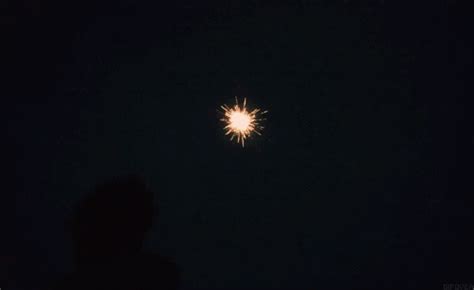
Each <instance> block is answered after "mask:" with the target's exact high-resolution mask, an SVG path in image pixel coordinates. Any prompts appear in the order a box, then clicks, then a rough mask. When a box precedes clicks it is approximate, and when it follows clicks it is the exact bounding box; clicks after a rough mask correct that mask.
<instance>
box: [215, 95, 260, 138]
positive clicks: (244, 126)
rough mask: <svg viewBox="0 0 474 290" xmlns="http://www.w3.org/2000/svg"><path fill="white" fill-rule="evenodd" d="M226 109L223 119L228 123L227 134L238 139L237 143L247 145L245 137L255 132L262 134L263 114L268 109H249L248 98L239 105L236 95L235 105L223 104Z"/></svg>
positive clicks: (225, 128)
mask: <svg viewBox="0 0 474 290" xmlns="http://www.w3.org/2000/svg"><path fill="white" fill-rule="evenodd" d="M221 108H222V109H223V110H224V112H223V113H224V117H223V118H222V119H221V121H223V122H224V123H225V124H226V125H225V127H224V130H225V131H226V133H225V134H226V135H231V136H230V140H233V139H234V138H235V139H236V141H237V143H240V144H242V147H244V146H245V139H247V138H248V137H250V136H251V135H252V134H253V133H254V132H255V133H256V134H258V135H261V133H260V131H261V130H262V129H263V126H262V125H261V121H262V120H264V119H263V118H261V115H263V114H265V113H267V112H268V111H261V110H260V109H253V110H249V109H248V108H247V98H244V102H243V103H242V106H240V105H239V101H238V99H237V97H235V105H234V106H233V107H229V106H227V105H223V106H221Z"/></svg>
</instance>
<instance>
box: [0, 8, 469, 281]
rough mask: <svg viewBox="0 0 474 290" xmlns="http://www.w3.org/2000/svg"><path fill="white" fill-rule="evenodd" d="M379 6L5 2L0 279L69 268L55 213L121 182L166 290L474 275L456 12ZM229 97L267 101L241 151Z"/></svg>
mask: <svg viewBox="0 0 474 290" xmlns="http://www.w3.org/2000/svg"><path fill="white" fill-rule="evenodd" d="M392 2H393V1H367V2H364V4H359V3H358V2H356V1H316V2H311V1H294V2H285V3H278V4H277V3H274V2H272V1H263V2H260V1H252V0H247V1H208V2H205V3H204V2H203V3H195V1H178V2H176V3H174V4H171V3H170V4H166V5H165V4H160V3H154V4H152V3H147V2H146V1H131V0H120V1H116V2H114V3H105V2H103V3H95V2H94V1H77V2H76V1H74V2H71V3H62V2H60V1H42V0H25V1H15V2H11V3H9V4H8V5H7V10H6V11H7V16H6V17H5V18H4V20H5V23H6V26H5V27H7V33H6V34H5V36H4V42H5V43H7V44H12V45H8V46H7V53H6V54H5V56H7V58H6V60H5V62H4V64H3V67H4V68H5V69H6V72H7V74H6V76H7V77H6V78H5V77H4V78H3V80H4V82H5V84H4V86H3V89H4V93H3V94H2V95H3V96H5V100H6V104H5V106H4V107H5V111H6V112H5V114H4V116H5V118H6V120H7V131H6V135H5V137H4V139H5V140H6V141H7V142H6V144H7V151H6V153H7V154H6V157H7V158H6V162H7V167H8V168H13V172H12V174H13V176H12V177H11V178H7V181H6V182H7V187H6V190H5V192H4V194H3V197H4V200H5V202H2V204H5V205H6V209H5V210H2V212H3V213H4V214H5V218H4V219H3V220H5V226H4V228H5V231H4V234H2V240H3V243H4V245H5V246H4V247H2V249H1V250H2V251H1V252H0V263H1V264H2V265H1V266H0V270H1V271H2V272H0V281H4V282H0V283H3V284H0V288H1V289H5V290H10V289H43V288H44V287H47V285H48V283H51V281H54V280H55V279H57V278H59V277H60V276H61V275H63V274H65V273H66V272H68V271H71V270H72V267H73V266H72V265H73V263H72V257H71V252H70V246H71V240H70V239H69V238H68V237H67V234H66V233H65V228H64V224H65V222H66V220H67V218H68V217H69V216H70V215H71V212H72V209H73V208H74V206H75V205H77V203H79V202H80V201H81V200H82V198H83V197H84V196H85V194H86V193H87V192H89V191H90V190H91V188H93V187H94V186H95V185H96V184H98V183H101V182H104V181H106V180H108V179H110V178H112V177H116V176H121V175H124V174H137V175H139V176H141V177H142V178H143V180H144V181H145V183H146V184H147V185H148V186H150V189H151V191H152V192H154V194H155V197H156V198H157V199H156V200H155V206H156V207H157V208H159V210H160V218H159V219H154V224H153V227H152V228H151V231H150V232H149V234H148V235H147V239H146V242H145V248H146V249H147V250H149V251H151V252H156V253H160V254H163V255H165V256H170V257H172V258H173V259H175V261H176V263H177V265H178V266H179V267H180V269H182V281H181V288H180V289H359V288H364V289H443V287H444V286H446V285H448V284H449V285H454V284H472V285H474V280H472V277H473V273H472V266H471V265H472V261H473V258H474V253H473V249H472V245H473V244H474V243H473V242H474V239H473V235H472V230H471V229H472V218H473V212H472V206H473V197H472V192H473V191H472V184H471V182H470V179H471V175H472V174H471V172H472V170H469V168H470V166H471V160H472V149H471V148H472V145H473V144H472V143H473V142H472V141H473V139H472V136H471V135H472V133H471V132H472V130H471V125H469V124H470V123H471V122H470V119H471V118H470V116H469V111H468V105H469V104H470V103H471V102H470V101H468V100H467V99H468V98H467V96H468V95H469V94H468V93H467V83H468V77H467V69H466V68H467V67H468V66H469V65H471V64H472V45H471V44H472V39H471V37H470V34H469V33H467V30H468V29H466V27H470V26H469V25H468V21H467V19H469V16H468V15H467V14H468V13H467V11H469V10H468V9H463V7H460V5H459V4H455V3H445V4H443V5H441V4H436V3H430V5H431V6H426V5H424V4H421V3H420V4H414V3H412V4H402V3H392ZM234 96H239V97H247V98H248V99H249V102H251V103H252V104H253V105H255V106H258V107H261V108H263V109H266V110H268V111H269V113H268V115H267V120H266V121H265V124H264V125H265V129H264V130H263V132H262V136H256V137H255V138H253V137H252V138H250V139H249V140H248V142H246V146H245V148H242V146H240V145H239V144H235V143H234V142H230V141H229V140H228V137H227V136H224V131H223V130H222V124H221V122H219V113H218V109H219V106H220V105H222V104H224V103H228V102H229V100H230V101H232V100H233V98H234ZM10 205H11V206H10Z"/></svg>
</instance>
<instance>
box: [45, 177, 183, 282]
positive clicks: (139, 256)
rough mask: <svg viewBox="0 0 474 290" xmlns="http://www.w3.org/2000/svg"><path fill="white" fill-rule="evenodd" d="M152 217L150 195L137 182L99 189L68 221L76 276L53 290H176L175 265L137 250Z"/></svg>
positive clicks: (128, 180) (127, 180) (129, 179)
mask: <svg viewBox="0 0 474 290" xmlns="http://www.w3.org/2000/svg"><path fill="white" fill-rule="evenodd" d="M153 215H154V209H153V194H152V192H150V191H149V190H148V189H147V188H146V186H145V184H144V183H143V182H142V181H141V180H140V179H139V178H138V177H136V176H125V177H119V178H116V179H114V180H112V181H110V182H107V183H103V184H101V185H98V186H97V187H96V189H95V190H94V191H93V192H92V194H90V195H89V196H87V197H86V198H85V199H84V200H83V201H82V202H81V203H80V204H79V205H78V207H77V208H76V209H75V211H74V214H73V216H72V219H71V220H70V222H69V226H68V228H69V229H70V233H71V235H72V240H73V251H74V262H75V265H76V271H75V272H74V273H72V274H70V275H67V276H66V277H65V278H64V279H62V280H61V281H59V282H58V283H57V284H56V285H55V286H54V287H53V289H57V290H59V289H81V290H85V289H103V290H108V289H123V290H125V289H127V290H128V289H133V290H141V289H156V290H159V289H177V288H178V284H179V271H178V269H177V266H176V264H174V263H173V262H171V261H170V260H169V259H166V258H164V257H161V256H159V255H156V254H151V253H144V252H143V251H142V250H141V248H142V243H143V241H144V239H145V234H146V232H147V231H148V230H149V229H150V227H151V224H152V217H153Z"/></svg>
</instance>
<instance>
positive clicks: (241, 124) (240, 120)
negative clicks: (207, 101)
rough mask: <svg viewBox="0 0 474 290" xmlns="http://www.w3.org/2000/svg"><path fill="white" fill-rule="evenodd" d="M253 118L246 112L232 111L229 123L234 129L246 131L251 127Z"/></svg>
mask: <svg viewBox="0 0 474 290" xmlns="http://www.w3.org/2000/svg"><path fill="white" fill-rule="evenodd" d="M250 123H251V118H250V116H249V115H248V114H247V113H244V112H235V111H233V112H231V113H230V118H229V125H230V128H232V130H237V131H240V132H244V131H246V130H248V129H249V126H250Z"/></svg>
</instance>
